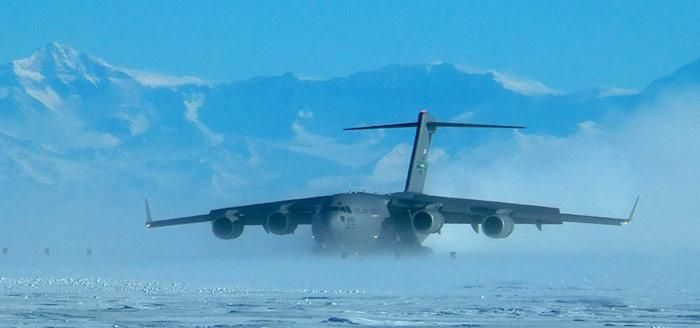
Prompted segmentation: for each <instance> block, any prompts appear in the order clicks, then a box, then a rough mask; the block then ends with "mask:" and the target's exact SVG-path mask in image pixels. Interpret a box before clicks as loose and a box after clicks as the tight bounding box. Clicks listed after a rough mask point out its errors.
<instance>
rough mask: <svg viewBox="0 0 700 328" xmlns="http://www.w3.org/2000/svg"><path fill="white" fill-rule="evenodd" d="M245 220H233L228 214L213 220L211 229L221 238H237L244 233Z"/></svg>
mask: <svg viewBox="0 0 700 328" xmlns="http://www.w3.org/2000/svg"><path fill="white" fill-rule="evenodd" d="M243 226H244V224H243V222H242V221H241V220H231V219H230V218H228V217H226V216H222V217H219V218H216V219H215V220H214V221H212V222H211V230H212V231H213V232H214V236H216V237H217V238H221V239H235V238H238V237H240V235H241V234H242V233H243Z"/></svg>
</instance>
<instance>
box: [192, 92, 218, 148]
mask: <svg viewBox="0 0 700 328" xmlns="http://www.w3.org/2000/svg"><path fill="white" fill-rule="evenodd" d="M183 103H184V104H185V119H187V121H189V122H191V123H192V124H193V125H194V126H195V127H196V128H197V129H198V130H199V131H200V132H202V134H204V135H205V136H206V137H207V139H208V140H209V143H210V144H212V145H213V146H217V145H219V144H221V143H222V142H224V136H223V135H221V134H218V133H214V132H213V131H211V130H210V129H209V127H207V126H206V125H204V123H202V121H200V120H199V108H200V107H202V105H204V96H203V95H201V94H194V95H188V96H186V97H185V100H184V101H183Z"/></svg>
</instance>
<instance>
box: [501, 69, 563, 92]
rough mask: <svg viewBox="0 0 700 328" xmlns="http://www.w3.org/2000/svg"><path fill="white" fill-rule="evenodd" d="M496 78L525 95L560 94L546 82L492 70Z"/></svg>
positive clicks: (509, 88) (503, 84)
mask: <svg viewBox="0 0 700 328" xmlns="http://www.w3.org/2000/svg"><path fill="white" fill-rule="evenodd" d="M490 72H491V74H493V78H494V80H496V82H498V83H500V84H501V85H502V86H503V87H504V88H506V89H508V90H511V91H515V92H517V93H520V94H524V95H550V94H559V93H560V92H559V91H556V90H554V89H551V88H549V87H547V86H546V85H544V83H542V82H539V81H534V80H528V79H524V78H518V77H514V76H509V75H506V74H504V73H500V72H496V71H490Z"/></svg>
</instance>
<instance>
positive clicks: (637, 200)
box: [623, 195, 639, 224]
mask: <svg viewBox="0 0 700 328" xmlns="http://www.w3.org/2000/svg"><path fill="white" fill-rule="evenodd" d="M638 203H639V195H637V199H636V200H635V201H634V206H632V211H631V212H630V215H629V216H628V217H627V220H625V221H624V222H623V224H627V223H630V221H632V218H633V217H634V211H636V210H637V204H638Z"/></svg>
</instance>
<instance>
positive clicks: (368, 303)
mask: <svg viewBox="0 0 700 328" xmlns="http://www.w3.org/2000/svg"><path fill="white" fill-rule="evenodd" d="M90 261H92V260H90ZM528 261H529V260H523V261H522V262H517V263H514V262H512V261H511V262H510V264H508V263H506V264H495V263H492V264H484V265H478V266H475V265H474V263H472V262H467V261H463V262H460V261H449V260H444V259H440V260H439V261H438V260H435V259H404V260H401V261H396V260H394V261H389V262H385V259H382V260H381V261H377V260H374V261H369V260H361V259H350V260H347V261H340V260H329V259H325V260H305V261H301V260H297V261H295V260H292V259H287V260H259V259H258V260H243V261H242V260H238V261H236V260H231V261H230V262H226V263H220V262H215V263H209V262H207V261H204V262H197V263H190V264H188V265H175V264H172V263H169V262H150V264H145V263H140V264H133V263H132V264H131V266H129V265H128V264H119V265H116V264H115V263H111V264H105V263H99V265H86V263H87V264H89V263H88V262H86V261H80V263H78V262H72V263H71V264H70V265H64V266H61V265H57V264H56V263H53V264H51V263H45V265H39V266H36V265H28V266H22V265H19V264H17V263H15V265H14V266H13V269H11V270H8V269H7V268H8V267H5V269H2V270H3V271H4V272H3V273H2V276H3V277H2V278H0V326H7V327H17V326H29V327H96V326H97V327H107V326H109V327H310V326H317V327H324V326H370V327H373V326H420V327H423V326H455V327H502V326H519V327H523V326H524V327H604V326H619V327H630V326H631V327H684V326H697V325H700V293H698V290H697V289H696V288H694V287H693V285H688V284H685V283H683V282H682V281H683V279H684V278H683V275H684V274H692V272H693V271H692V268H691V269H690V270H691V271H688V268H683V269H685V270H677V269H678V268H675V269H676V270H663V269H662V271H663V272H666V273H668V274H671V275H668V276H664V275H663V272H657V271H655V270H652V269H653V268H649V271H648V272H647V273H646V274H645V273H644V272H641V273H638V274H636V275H629V277H630V278H629V279H627V281H622V280H623V279H620V277H623V275H621V276H619V277H618V276H610V275H607V274H595V273H594V272H599V271H603V272H604V271H606V270H609V268H608V267H607V266H608V265H610V266H612V265H616V266H618V268H619V269H621V270H622V271H626V270H628V269H629V270H636V269H638V268H637V267H636V264H629V265H628V266H627V267H625V266H624V265H623V266H622V267H621V268H620V264H619V263H614V262H606V263H607V264H605V263H603V264H601V263H598V264H599V265H596V266H595V267H591V266H582V267H581V269H580V270H577V271H572V270H570V269H568V268H567V267H562V266H561V265H562V264H560V266H551V265H550V266H548V265H547V264H544V263H538V264H537V266H533V267H532V268H528V267H527V266H526V265H525V264H526V262H527V263H531V262H528ZM421 263H424V264H425V265H422V266H416V265H420V264H421ZM571 263H573V262H571ZM571 263H568V264H571ZM6 264H7V263H6ZM93 264H97V263H93ZM206 264H209V266H206ZM638 264H640V263H638ZM564 265H567V263H564ZM667 267H668V266H667ZM516 269H517V270H516ZM684 271H685V273H684ZM673 272H675V274H672V273H673ZM100 276H101V277H105V278H99V277H100ZM188 277H189V279H188ZM674 277H676V278H678V279H675V278H674ZM654 279H658V281H654Z"/></svg>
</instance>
